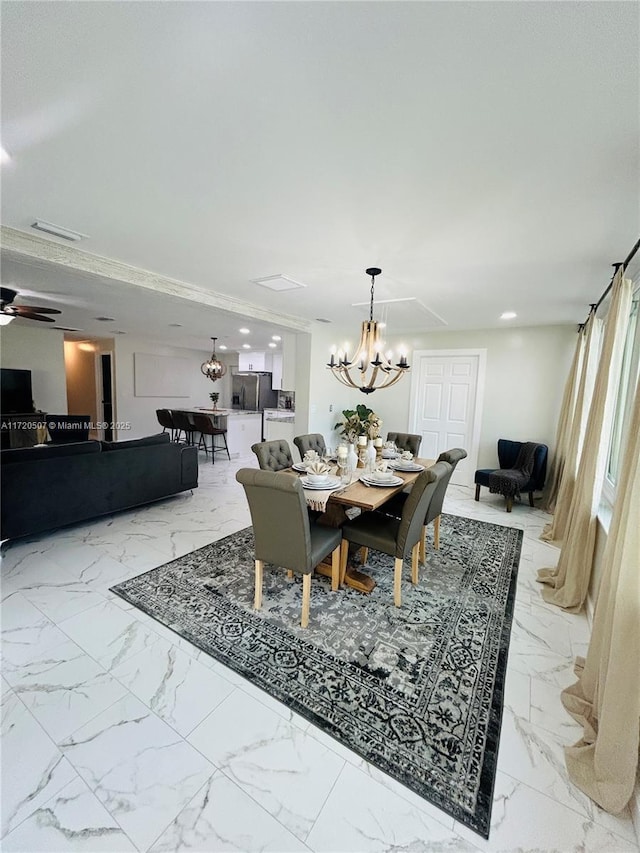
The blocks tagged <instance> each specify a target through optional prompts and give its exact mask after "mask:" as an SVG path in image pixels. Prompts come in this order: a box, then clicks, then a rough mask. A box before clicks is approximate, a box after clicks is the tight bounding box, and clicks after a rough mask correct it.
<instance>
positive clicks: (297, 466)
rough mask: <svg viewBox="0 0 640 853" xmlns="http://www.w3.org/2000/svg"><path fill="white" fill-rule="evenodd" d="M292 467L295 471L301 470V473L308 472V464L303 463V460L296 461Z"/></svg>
mask: <svg viewBox="0 0 640 853" xmlns="http://www.w3.org/2000/svg"><path fill="white" fill-rule="evenodd" d="M291 467H292V468H293V470H294V471H299V472H300V473H301V474H306V473H307V466H306V465H303V464H302V462H294V463H293V465H292V466H291Z"/></svg>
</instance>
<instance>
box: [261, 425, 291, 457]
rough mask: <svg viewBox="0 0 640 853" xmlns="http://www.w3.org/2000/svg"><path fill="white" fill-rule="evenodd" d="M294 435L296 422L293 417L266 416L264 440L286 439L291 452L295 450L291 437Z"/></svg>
mask: <svg viewBox="0 0 640 853" xmlns="http://www.w3.org/2000/svg"><path fill="white" fill-rule="evenodd" d="M295 435H296V424H295V420H294V419H293V418H287V419H286V420H285V419H284V418H277V419H271V418H266V417H265V421H264V438H265V441H286V442H288V444H289V448H290V449H291V451H292V452H295V445H294V443H293V438H294V436H295Z"/></svg>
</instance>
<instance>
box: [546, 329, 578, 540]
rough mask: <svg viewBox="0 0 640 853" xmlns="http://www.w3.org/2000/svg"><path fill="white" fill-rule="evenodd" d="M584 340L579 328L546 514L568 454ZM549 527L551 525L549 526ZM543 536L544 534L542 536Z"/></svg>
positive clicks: (558, 432)
mask: <svg viewBox="0 0 640 853" xmlns="http://www.w3.org/2000/svg"><path fill="white" fill-rule="evenodd" d="M585 338H586V332H585V328H584V327H583V328H581V329H580V331H579V333H578V339H577V341H576V349H575V352H574V353H573V361H572V362H571V369H570V370H569V376H568V377H567V382H566V385H565V386H564V395H563V397H562V406H561V408H560V417H559V418H558V429H557V431H556V446H555V453H554V454H553V465H552V469H551V476H550V477H549V478H548V479H547V485H546V487H545V490H544V496H543V501H542V509H546V510H547V512H553V511H554V509H555V506H556V498H557V497H558V488H559V486H560V481H561V480H562V472H563V471H564V465H565V459H566V457H567V454H568V452H569V447H570V445H569V438H570V436H571V424H572V423H573V417H574V412H575V407H576V395H577V392H578V384H579V381H580V371H581V369H582V356H583V354H584V342H585ZM549 527H551V525H549ZM543 536H544V534H543Z"/></svg>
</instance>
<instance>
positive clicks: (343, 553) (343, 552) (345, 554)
mask: <svg viewBox="0 0 640 853" xmlns="http://www.w3.org/2000/svg"><path fill="white" fill-rule="evenodd" d="M348 559H349V540H348V539H343V540H342V542H341V543H340V586H342V584H343V583H344V576H345V575H346V573H347V560H348Z"/></svg>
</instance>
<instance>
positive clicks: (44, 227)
mask: <svg viewBox="0 0 640 853" xmlns="http://www.w3.org/2000/svg"><path fill="white" fill-rule="evenodd" d="M31 227H32V228H35V229H36V230H37V231H45V232H46V233H47V234H53V236H54V237H62V239H63V240H71V242H72V243H78V242H79V241H80V240H88V239H89V235H88V234H81V233H80V232H79V231H71V230H70V229H69V228H63V227H62V226H61V225H53V224H52V223H51V222H45V221H44V219H36V221H35V222H32V223H31Z"/></svg>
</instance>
